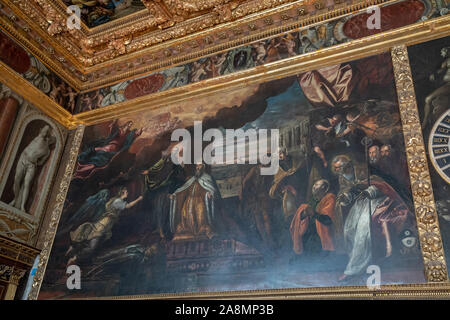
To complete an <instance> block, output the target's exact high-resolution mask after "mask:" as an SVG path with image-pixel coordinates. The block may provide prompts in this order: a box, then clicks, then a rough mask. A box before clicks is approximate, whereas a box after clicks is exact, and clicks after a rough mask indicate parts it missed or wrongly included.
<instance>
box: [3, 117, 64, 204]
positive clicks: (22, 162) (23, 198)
mask: <svg viewBox="0 0 450 320" xmlns="http://www.w3.org/2000/svg"><path fill="white" fill-rule="evenodd" d="M55 141H56V139H55V137H53V136H52V135H51V129H50V127H49V126H45V127H43V128H42V129H41V130H40V132H39V135H38V136H37V137H36V138H34V139H33V141H31V142H30V144H29V145H28V146H27V147H26V148H25V149H24V150H23V152H22V154H21V155H20V158H19V161H18V163H17V167H16V174H15V176H14V187H13V191H14V200H13V201H11V202H10V205H11V206H13V207H15V208H17V209H20V210H21V211H23V212H25V204H26V202H27V200H28V196H29V194H30V189H31V187H32V185H33V180H34V176H35V174H36V170H37V168H38V167H39V166H42V165H44V164H45V162H46V161H47V159H48V157H49V156H50V147H51V145H53V144H54V143H55Z"/></svg>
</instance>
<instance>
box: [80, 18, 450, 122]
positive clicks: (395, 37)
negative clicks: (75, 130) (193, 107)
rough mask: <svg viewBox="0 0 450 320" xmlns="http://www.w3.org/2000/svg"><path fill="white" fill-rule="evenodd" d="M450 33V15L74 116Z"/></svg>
mask: <svg viewBox="0 0 450 320" xmlns="http://www.w3.org/2000/svg"><path fill="white" fill-rule="evenodd" d="M448 35H450V15H449V16H443V17H440V18H436V19H433V20H429V21H425V22H422V23H418V24H414V25H410V26H406V27H402V28H399V29H395V30H391V31H388V32H384V33H382V34H377V35H373V36H371V37H366V38H362V39H358V40H353V41H350V42H346V43H342V44H339V45H336V46H332V47H328V48H323V49H320V50H317V51H314V52H311V53H307V54H303V55H300V56H294V57H291V58H287V59H284V60H280V61H276V62H272V63H269V64H265V65H261V66H257V67H254V68H251V69H248V70H244V71H239V72H236V73H232V74H228V75H224V76H221V77H218V78H213V79H208V80H204V81H200V82H196V83H192V84H188V85H186V86H182V87H178V88H174V89H170V90H167V91H162V92H157V93H154V94H150V95H147V96H143V97H140V98H136V99H133V100H128V101H125V102H122V103H118V104H115V105H110V106H106V107H102V108H99V109H96V110H92V111H88V112H84V113H80V114H77V115H75V116H73V118H72V121H74V123H79V124H85V125H88V126H89V125H93V124H97V123H101V122H104V121H108V120H113V119H115V118H120V117H123V116H125V115H127V114H130V113H133V112H140V111H143V110H145V111H149V110H157V109H158V108H160V107H164V106H169V105H171V104H173V103H176V102H179V101H182V100H184V99H189V98H191V97H200V96H205V95H209V94H214V93H215V92H219V91H222V90H232V89H236V88H241V87H242V86H245V85H251V84H256V83H262V82H267V81H270V80H275V79H279V78H284V77H288V76H292V75H295V74H298V73H301V72H304V71H309V70H314V69H317V68H320V67H323V66H327V65H328V66H329V65H333V64H337V63H341V62H345V61H350V60H356V59H359V58H364V57H367V56H370V55H374V54H377V53H380V52H384V51H388V50H390V49H391V48H392V47H394V46H397V45H399V44H404V45H413V44H416V43H420V42H425V41H429V40H433V39H437V38H441V37H445V36H448Z"/></svg>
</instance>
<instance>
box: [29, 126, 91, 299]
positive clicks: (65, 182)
mask: <svg viewBox="0 0 450 320" xmlns="http://www.w3.org/2000/svg"><path fill="white" fill-rule="evenodd" d="M83 134H84V126H78V128H77V130H76V131H75V132H74V134H73V140H72V145H71V148H70V153H69V159H68V160H67V163H66V166H65V170H64V175H63V178H62V180H61V183H60V185H59V192H58V195H57V196H56V202H55V203H54V206H53V210H52V213H51V219H50V222H49V224H48V226H46V229H44V230H46V232H45V236H44V237H45V238H44V241H43V248H42V251H41V259H40V261H39V264H38V268H37V271H36V274H35V277H34V280H33V285H32V288H31V291H30V294H29V299H31V300H36V299H37V297H38V294H39V289H40V286H41V284H42V280H43V278H44V273H45V268H46V267H47V262H48V260H49V256H50V252H51V248H52V245H53V240H54V238H55V235H56V229H57V227H58V223H59V219H60V217H61V212H62V210H63V207H64V201H65V199H66V195H67V191H68V190H69V185H70V180H71V178H72V174H73V170H74V168H75V165H76V162H77V156H78V150H79V148H80V145H81V141H82V139H83Z"/></svg>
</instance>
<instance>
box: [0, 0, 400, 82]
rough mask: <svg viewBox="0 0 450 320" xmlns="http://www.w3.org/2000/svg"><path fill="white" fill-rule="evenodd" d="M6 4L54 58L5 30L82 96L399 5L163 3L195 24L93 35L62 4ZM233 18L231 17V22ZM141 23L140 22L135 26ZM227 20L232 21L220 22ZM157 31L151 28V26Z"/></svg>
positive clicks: (18, 0) (320, 0)
mask: <svg viewBox="0 0 450 320" xmlns="http://www.w3.org/2000/svg"><path fill="white" fill-rule="evenodd" d="M2 1H4V3H5V6H8V7H9V8H11V9H12V10H13V11H14V13H15V15H16V18H15V19H22V20H23V21H25V22H26V24H27V25H28V26H27V28H30V29H32V30H34V31H35V32H36V33H38V34H39V38H40V41H44V42H46V43H48V45H50V46H51V48H53V49H54V50H50V52H48V51H47V50H44V49H42V48H39V45H38V44H36V43H34V42H35V41H34V40H33V41H32V40H31V39H30V38H31V37H30V36H28V35H25V34H23V32H22V33H21V32H19V31H15V29H17V30H20V29H21V27H20V26H19V25H17V24H15V23H14V21H11V20H10V19H8V18H6V17H4V18H3V19H0V27H2V28H3V29H7V30H8V33H9V34H11V35H12V36H13V37H14V38H17V39H19V41H20V42H21V43H24V45H25V46H27V47H30V50H31V51H32V52H33V53H34V54H36V55H37V56H39V57H40V58H43V61H45V63H46V64H48V65H49V66H50V67H51V68H52V69H54V70H55V72H56V73H57V74H60V75H62V76H63V78H64V79H66V80H67V82H68V83H70V84H71V85H72V86H74V88H75V89H77V90H80V91H88V90H92V89H93V88H98V87H101V86H104V85H106V84H111V83H113V82H119V81H121V80H125V79H128V78H131V77H133V76H137V75H143V74H144V73H150V72H154V71H157V70H160V69H162V68H164V67H167V66H169V65H174V64H181V63H186V62H189V61H193V60H195V59H198V58H200V57H203V56H207V55H211V54H214V53H217V52H220V51H224V50H227V49H231V48H234V47H237V46H242V45H245V44H247V43H251V42H255V41H258V40H261V39H266V38H269V37H273V36H276V35H278V34H282V33H286V32H288V31H293V30H298V29H300V28H304V27H306V26H308V25H312V24H316V23H320V22H323V21H326V20H329V19H332V18H338V17H343V16H345V15H348V14H351V13H355V12H358V11H359V10H363V9H365V8H366V7H368V6H370V5H373V4H389V3H395V2H398V1H399V0H369V1H367V0H352V1H346V2H344V1H340V0H335V1H325V0H314V1H315V2H311V1H293V0H264V1H261V0H252V1H231V2H230V1H227V0H223V1H218V0H217V1H215V2H214V4H215V6H212V5H211V4H208V5H206V4H202V1H198V2H195V3H194V4H192V1H184V0H183V1H182V0H176V1H175V0H166V1H162V2H163V3H164V4H165V6H166V7H167V6H168V8H169V9H167V8H166V9H164V12H166V11H167V12H169V13H167V12H166V13H165V15H168V14H169V15H170V14H172V15H173V14H174V12H175V14H176V13H177V12H178V11H179V10H181V11H182V12H188V13H190V14H191V16H189V18H188V19H187V20H184V21H181V22H177V23H176V24H174V26H173V27H169V28H158V27H157V26H156V24H153V22H152V23H150V22H149V21H150V20H151V19H150V20H149V19H148V17H149V16H152V17H153V15H152V14H150V13H148V14H147V15H146V16H145V15H143V13H141V12H137V13H135V14H133V15H131V16H128V17H124V18H121V19H118V20H117V21H113V22H111V23H107V24H105V25H101V26H99V27H96V28H93V29H88V28H87V27H86V26H85V25H84V24H82V25H81V30H68V29H67V27H66V26H65V25H64V24H63V22H64V21H65V19H67V16H68V14H67V13H66V12H65V11H64V8H65V7H64V5H63V4H62V3H60V2H59V1H50V0H33V1H29V0H2ZM203 2H205V3H210V2H211V1H203ZM148 3H150V4H149V5H150V6H156V5H157V4H158V5H161V4H160V3H157V2H155V1H150V2H148ZM218 3H223V4H222V5H219V4H218ZM314 3H315V4H314ZM167 4H168V5H167ZM178 6H181V7H180V8H181V9H174V8H178ZM204 6H206V7H208V8H209V9H207V10H206V12H207V13H204V10H203V11H199V12H198V14H194V13H192V12H194V11H195V9H199V8H203V7H204ZM155 10H156V9H155ZM170 10H172V11H170ZM177 10H178V11H177ZM208 10H209V11H208ZM161 12H162V11H161ZM170 12H172V13H170ZM228 16H230V17H229V18H227V17H228ZM134 17H136V20H131V21H130V20H129V19H131V18H133V19H134ZM161 17H162V16H161ZM218 17H220V18H218ZM225 18H226V19H225ZM15 19H13V20H15ZM161 19H162V20H164V19H166V18H164V19H163V18H161ZM221 19H222V20H223V19H225V20H227V21H219V20H221ZM162 20H161V21H162ZM166 20H167V19H166ZM166 20H164V21H166ZM152 21H153V20H152ZM208 21H210V22H208ZM149 23H150V24H151V26H148V24H149ZM164 23H165V22H164ZM64 28H65V29H64ZM49 29H50V30H49ZM37 51H38V53H37ZM57 54H58V55H61V57H58V56H57ZM58 61H63V62H61V63H58ZM68 64H69V65H68Z"/></svg>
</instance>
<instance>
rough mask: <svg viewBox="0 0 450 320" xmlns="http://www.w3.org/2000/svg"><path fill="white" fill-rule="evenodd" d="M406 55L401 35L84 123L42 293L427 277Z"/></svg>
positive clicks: (275, 286)
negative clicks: (382, 44) (366, 49)
mask: <svg viewBox="0 0 450 320" xmlns="http://www.w3.org/2000/svg"><path fill="white" fill-rule="evenodd" d="M407 58H408V57H407V54H406V49H405V47H400V48H396V49H394V50H393V51H392V55H391V52H390V51H387V52H382V53H379V54H376V55H372V56H369V57H366V58H363V59H358V60H354V61H347V62H342V63H337V64H330V65H328V66H325V67H320V68H318V69H315V70H311V71H302V72H299V73H298V74H295V75H287V76H285V77H282V78H280V79H276V80H271V81H266V82H262V83H257V84H254V83H252V84H248V85H245V86H241V87H240V88H238V89H234V90H232V91H229V90H225V91H222V92H219V93H215V94H214V95H202V96H192V97H190V98H188V99H186V100H184V101H181V102H177V103H174V104H171V105H170V106H166V107H162V108H159V109H157V110H152V111H146V112H145V111H144V112H141V113H136V114H130V115H127V116H124V117H121V118H119V119H115V120H113V121H108V122H104V123H100V124H96V125H92V126H89V127H86V128H85V130H84V136H83V140H82V142H81V146H80V148H79V150H77V151H75V150H76V148H77V146H74V148H75V150H72V151H73V152H77V153H78V155H77V156H76V158H75V157H73V159H74V162H73V163H72V164H71V165H72V166H73V168H74V173H73V176H72V178H71V182H70V187H69V190H68V194H67V197H66V201H65V206H64V209H63V212H62V215H61V219H60V221H59V226H58V230H57V232H56V236H55V239H54V243H53V247H52V251H51V254H50V259H49V261H48V265H47V269H46V273H45V277H44V280H43V283H42V287H41V290H40V295H39V298H40V299H46V298H92V297H113V296H115V297H125V296H135V295H141V296H145V297H147V296H148V297H160V296H164V297H176V296H179V295H183V294H191V296H196V295H199V294H208V293H209V294H212V293H213V292H222V293H223V294H231V295H233V294H235V295H236V296H239V294H241V295H242V294H246V292H247V293H248V292H250V290H262V291H259V292H261V294H262V293H264V294H266V295H269V296H270V295H271V294H274V293H275V292H283V290H284V291H285V292H287V290H293V289H299V290H301V289H305V290H310V291H309V292H312V291H311V290H321V288H334V289H329V290H331V291H333V290H334V292H339V290H345V288H353V289H354V288H362V289H360V290H367V285H368V284H369V286H370V285H372V286H377V285H411V284H421V283H425V282H426V281H427V280H429V279H430V278H431V276H430V275H429V274H428V273H427V272H428V271H429V270H431V269H430V268H431V267H430V266H428V265H425V266H424V261H426V263H428V262H429V261H433V263H434V260H433V258H431V259H428V260H424V257H423V256H422V252H421V249H423V250H425V249H426V248H425V249H424V248H421V243H422V244H423V243H424V242H423V241H422V240H423V239H424V238H423V233H422V231H421V230H422V229H421V228H424V223H425V224H427V223H431V224H432V223H433V222H429V221H425V222H423V220H421V218H420V215H419V218H418V212H419V211H418V210H419V209H420V208H422V207H421V202H420V201H422V200H420V199H419V198H418V191H417V190H418V189H417V188H418V187H417V180H418V179H417V178H415V176H414V175H413V174H412V172H411V171H409V170H408V167H409V164H411V161H412V160H414V159H412V158H411V157H410V155H409V154H408V152H407V150H409V149H410V148H411V145H410V142H409V140H408V139H409V136H406V134H409V133H410V132H411V131H410V130H409V123H408V122H407V118H406V117H405V116H404V113H405V112H406V111H405V110H404V102H405V100H404V91H401V89H402V88H403V83H402V82H401V81H399V79H403V78H401V77H400V78H399V77H398V75H399V74H401V73H402V72H404V70H405V69H404V68H403V69H402V65H405V63H406V64H407ZM396 59H397V60H398V61H397V60H396ZM405 59H406V60H405ZM393 61H397V62H396V64H395V65H393ZM406 70H409V69H408V68H406ZM396 74H397V77H396V76H395V75H396ZM396 80H397V83H396ZM397 89H398V90H400V91H397ZM398 92H400V94H399V93H398ZM399 101H400V103H399ZM411 112H412V111H411ZM401 113H402V114H401ZM405 126H406V127H405ZM81 134H82V130H81V129H80V130H79V131H78V133H77V137H78V138H77V139H80V138H81ZM405 141H406V145H405ZM422 145H423V144H422ZM75 159H76V160H75ZM425 163H426V162H425ZM68 168H69V169H70V167H68ZM69 169H68V170H69ZM419 180H420V179H419ZM419 213H420V212H419ZM421 241H422V242H421ZM437 241H440V239H439V234H438V240H437ZM423 250H422V251H423ZM426 250H428V249H426ZM426 250H425V251H426ZM70 265H77V266H79V267H80V269H81V275H82V278H81V283H82V285H81V290H69V289H68V288H67V286H66V280H67V275H66V269H67V267H68V266H70ZM424 270H427V272H424ZM436 270H437V274H438V276H440V277H441V278H445V277H446V269H445V262H444V263H443V264H442V265H441V267H440V268H439V267H438V268H436V269H434V271H436ZM434 271H430V272H434ZM438 276H437V277H438ZM306 288H308V289H306ZM280 290H281V291H280ZM331 291H330V292H331Z"/></svg>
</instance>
